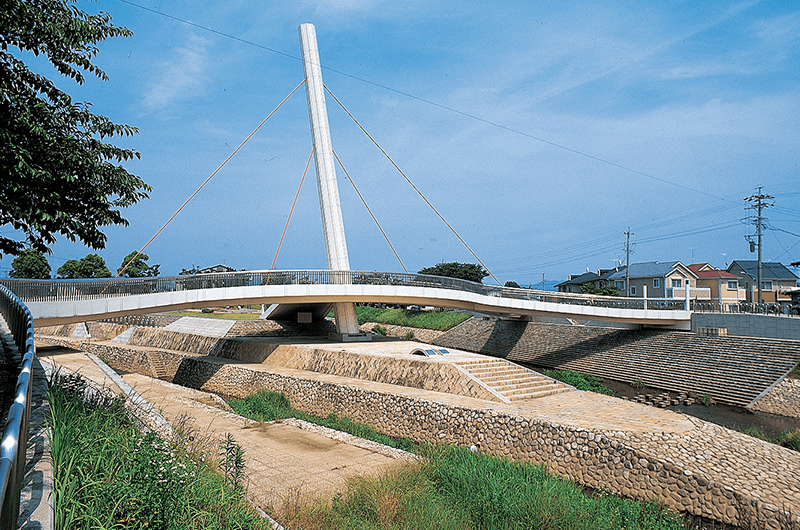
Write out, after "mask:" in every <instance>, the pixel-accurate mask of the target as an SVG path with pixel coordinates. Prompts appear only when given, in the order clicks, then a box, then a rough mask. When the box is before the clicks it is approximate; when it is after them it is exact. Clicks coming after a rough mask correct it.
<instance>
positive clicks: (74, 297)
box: [1, 270, 691, 329]
mask: <svg viewBox="0 0 800 530" xmlns="http://www.w3.org/2000/svg"><path fill="white" fill-rule="evenodd" d="M1 283H3V284H4V285H6V287H8V288H9V289H11V290H12V291H13V292H14V294H16V295H17V296H18V297H19V298H20V299H22V301H23V302H24V303H25V305H27V306H28V308H29V309H30V311H31V314H32V315H33V318H34V320H35V322H36V325H37V326H48V325H59V324H68V323H73V322H83V321H88V320H100V319H103V318H110V317H118V316H125V315H135V314H143V313H153V312H157V311H174V310H179V309H200V308H203V307H209V306H236V305H252V304H266V305H273V304H279V305H296V306H312V305H320V304H322V305H325V304H332V303H335V302H354V303H359V302H361V303H384V304H401V305H419V306H435V307H443V308H448V309H461V310H467V311H473V312H477V313H484V314H488V315H495V316H504V317H517V318H525V317H530V316H533V315H547V316H557V317H564V318H573V319H587V320H600V321H609V322H619V323H631V324H641V325H645V326H648V327H660V328H669V329H690V327H691V311H689V310H687V307H688V304H687V303H686V302H685V301H683V300H677V301H675V300H645V299H642V298H620V297H606V296H594V295H580V294H567V293H553V292H548V291H537V290H532V289H519V288H510V287H493V286H487V285H483V284H479V283H475V282H470V281H466V280H458V279H454V278H445V277H440V276H428V275H423V274H398V273H389V272H355V271H326V270H295V271H274V270H273V271H269V270H265V271H247V272H234V273H220V274H201V275H195V276H176V277H168V278H135V279H107V280H57V281H42V280H13V279H4V280H2V282H1Z"/></svg>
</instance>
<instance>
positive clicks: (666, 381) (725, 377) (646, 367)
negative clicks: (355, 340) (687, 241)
mask: <svg viewBox="0 0 800 530" xmlns="http://www.w3.org/2000/svg"><path fill="white" fill-rule="evenodd" d="M435 343H436V345H438V346H442V347H445V348H452V349H461V350H465V351H472V352H476V353H482V354H484V355H491V356H494V357H499V358H502V359H508V360H510V361H513V362H516V363H522V364H528V365H532V366H544V367H548V368H558V369H562V370H574V371H576V372H583V373H589V374H593V375H596V376H599V377H605V378H609V379H614V380H617V381H622V382H624V383H630V382H632V381H635V380H640V381H641V382H643V383H644V384H645V385H647V386H649V387H653V388H658V389H662V390H668V391H671V392H694V393H696V394H698V395H705V394H708V395H710V396H711V397H713V398H714V399H715V400H716V401H718V402H721V403H727V404H730V405H738V406H743V407H746V406H748V405H750V404H752V403H753V402H754V401H755V400H756V399H758V397H759V396H760V395H762V394H763V393H764V392H765V391H767V390H768V389H769V388H771V386H772V385H773V384H774V383H775V382H776V381H779V380H780V379H781V378H782V377H784V376H785V375H786V374H787V373H788V372H789V371H790V370H791V369H792V368H793V367H794V366H795V365H796V364H797V362H798V360H800V343H799V342H798V341H788V340H774V339H753V338H746V337H730V336H728V337H702V336H698V335H697V334H694V333H687V332H674V331H658V330H628V329H614V328H595V327H590V326H564V325H557V324H541V323H535V322H530V323H516V322H507V321H490V320H480V319H471V320H468V321H466V322H465V323H463V324H461V325H460V326H457V327H456V328H453V329H452V330H450V331H448V332H445V333H444V334H443V335H442V336H440V337H439V338H438V339H437V340H436V341H435Z"/></svg>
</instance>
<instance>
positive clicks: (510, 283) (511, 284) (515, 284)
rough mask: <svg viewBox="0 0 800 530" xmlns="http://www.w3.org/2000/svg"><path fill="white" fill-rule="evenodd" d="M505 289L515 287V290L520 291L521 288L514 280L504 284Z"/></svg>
mask: <svg viewBox="0 0 800 530" xmlns="http://www.w3.org/2000/svg"><path fill="white" fill-rule="evenodd" d="M503 287H513V288H515V289H519V288H520V286H519V284H518V283H517V282H515V281H514V280H509V281H507V282H506V283H504V284H503Z"/></svg>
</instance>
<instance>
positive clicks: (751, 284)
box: [728, 259, 798, 303]
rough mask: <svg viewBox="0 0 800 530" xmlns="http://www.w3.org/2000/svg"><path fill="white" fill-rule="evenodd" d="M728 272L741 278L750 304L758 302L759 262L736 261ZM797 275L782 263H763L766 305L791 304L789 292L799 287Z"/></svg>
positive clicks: (763, 287) (763, 292) (762, 286)
mask: <svg viewBox="0 0 800 530" xmlns="http://www.w3.org/2000/svg"><path fill="white" fill-rule="evenodd" d="M728 272H730V273H733V274H736V275H737V276H739V277H740V278H741V281H740V284H741V283H744V289H745V291H746V293H747V301H748V302H758V261H757V260H754V259H753V260H734V261H733V263H731V264H730V266H728ZM797 280H798V278H797V275H795V274H794V273H793V272H792V271H790V270H789V269H787V268H786V266H785V265H784V264H783V263H780V262H769V261H762V262H761V300H762V302H764V303H774V302H781V303H784V302H791V300H792V298H791V296H790V295H789V294H788V291H790V290H792V289H794V288H795V287H797Z"/></svg>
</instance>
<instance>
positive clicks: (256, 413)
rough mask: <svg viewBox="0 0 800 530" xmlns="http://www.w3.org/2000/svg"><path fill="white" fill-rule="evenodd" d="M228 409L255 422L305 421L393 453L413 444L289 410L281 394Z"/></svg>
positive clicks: (346, 421) (262, 394) (345, 421)
mask: <svg viewBox="0 0 800 530" xmlns="http://www.w3.org/2000/svg"><path fill="white" fill-rule="evenodd" d="M228 404H229V405H230V406H231V408H232V409H233V410H234V411H236V413H237V414H239V415H240V416H244V417H245V418H250V419H251V420H255V421H265V422H266V421H273V420H280V419H284V418H297V419H299V420H305V421H308V422H311V423H315V424H317V425H322V426H323V427H329V428H331V429H335V430H337V431H342V432H346V433H349V434H352V435H353V436H358V437H359V438H364V439H365V440H372V441H373V442H378V443H382V444H384V445H388V446H389V447H394V448H396V449H403V450H405V451H412V450H413V449H414V444H413V442H411V441H410V440H408V439H407V438H399V439H394V438H390V437H389V436H385V435H383V434H380V433H378V432H377V431H376V430H375V429H373V428H372V427H370V426H369V425H364V424H363V423H358V422H356V421H353V420H352V419H350V418H348V417H347V416H339V415H337V414H333V413H331V414H328V415H327V416H326V417H324V418H320V417H317V416H312V415H310V414H307V413H305V412H303V411H302V410H297V409H294V408H292V406H291V404H290V403H289V400H288V399H287V398H286V396H284V395H283V394H279V393H277V392H269V391H267V390H260V391H259V392H258V393H257V394H252V395H250V396H247V397H246V398H244V399H234V400H231V401H229V402H228Z"/></svg>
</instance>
